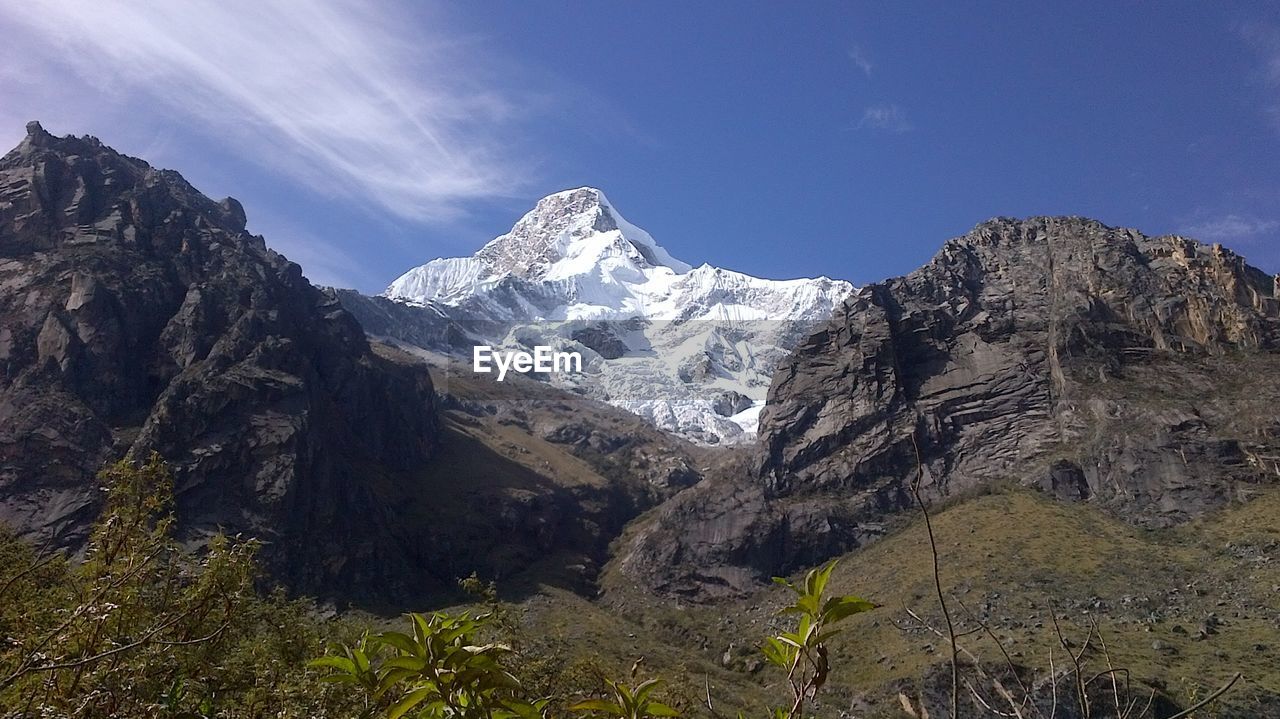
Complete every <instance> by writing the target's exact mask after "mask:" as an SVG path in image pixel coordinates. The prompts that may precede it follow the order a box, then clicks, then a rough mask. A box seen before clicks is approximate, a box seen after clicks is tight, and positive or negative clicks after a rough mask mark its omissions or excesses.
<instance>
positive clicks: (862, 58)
mask: <svg viewBox="0 0 1280 719" xmlns="http://www.w3.org/2000/svg"><path fill="white" fill-rule="evenodd" d="M849 59H850V60H853V64H854V65H857V66H858V69H859V70H861V71H862V74H863V75H866V76H867V77H871V71H872V70H873V69H874V68H875V66H874V65H872V64H871V58H870V57H869V56H868V55H867V53H866V52H865V51H864V50H863V49H862V47H860V46H858V45H854V46H853V47H852V48H850V49H849Z"/></svg>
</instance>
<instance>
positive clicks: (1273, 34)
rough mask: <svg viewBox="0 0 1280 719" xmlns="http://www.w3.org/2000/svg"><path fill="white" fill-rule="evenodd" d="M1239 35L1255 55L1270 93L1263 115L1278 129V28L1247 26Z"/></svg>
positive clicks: (1279, 111)
mask: <svg viewBox="0 0 1280 719" xmlns="http://www.w3.org/2000/svg"><path fill="white" fill-rule="evenodd" d="M1240 34H1241V35H1242V36H1243V37H1244V40H1245V42H1246V43H1247V44H1248V45H1249V46H1251V47H1252V48H1253V50H1254V52H1256V53H1257V56H1258V61H1259V63H1260V69H1259V76H1260V78H1261V81H1262V84H1263V85H1265V86H1266V88H1267V90H1268V91H1269V92H1270V93H1271V95H1270V98H1269V100H1268V102H1267V104H1266V105H1265V106H1264V107H1263V113H1264V114H1266V115H1267V116H1268V117H1269V118H1270V119H1271V121H1272V123H1273V124H1274V125H1275V126H1276V128H1277V129H1280V26H1276V25H1266V24H1259V23H1254V24H1248V25H1245V26H1243V27H1242V28H1241V31H1240Z"/></svg>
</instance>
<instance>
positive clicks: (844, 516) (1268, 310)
mask: <svg viewBox="0 0 1280 719" xmlns="http://www.w3.org/2000/svg"><path fill="white" fill-rule="evenodd" d="M1278 347H1280V306H1278V303H1277V297H1276V283H1275V281H1274V280H1273V278H1271V277H1269V276H1267V275H1265V274H1264V273H1262V272H1260V271H1258V270H1256V269H1254V268H1252V267H1249V266H1248V265H1247V264H1245V262H1244V260H1243V259H1242V258H1240V257H1239V256H1237V255H1235V254H1233V253H1231V252H1230V251H1228V250H1225V249H1223V248H1221V247H1218V246H1214V247H1208V246H1205V245H1201V244H1199V243H1196V242H1193V241H1191V240H1187V239H1184V238H1180V237H1146V236H1143V235H1142V234H1140V233H1138V232H1136V231H1133V230H1125V229H1115V228H1109V227H1106V226H1104V225H1102V224H1100V223H1098V222H1094V221H1090V220H1085V219H1081V218H1074V217H1068V218H1033V219H1029V220H1025V221H1017V220H1009V219H997V220H992V221H990V222H987V223H984V224H982V225H980V226H978V227H977V228H975V229H974V230H973V231H972V232H970V233H969V234H967V235H965V236H964V237H960V238H957V239H954V240H951V241H949V242H947V243H946V244H945V245H944V246H943V248H942V250H941V251H940V252H939V253H938V255H937V256H936V257H935V258H934V259H933V260H932V261H931V262H930V263H929V264H928V265H926V266H924V267H922V268H921V269H919V270H917V271H916V272H913V273H912V274H910V275H908V276H906V277H902V278H896V279H892V280H889V281H886V282H884V283H880V284H876V285H871V286H869V287H866V288H864V289H863V290H862V291H860V292H859V293H857V294H856V295H855V296H853V297H851V298H850V299H849V300H848V301H847V302H846V303H845V306H844V308H843V310H842V311H840V312H838V313H837V316H836V318H835V319H834V320H833V321H832V322H831V323H830V324H829V325H828V326H827V327H826V328H825V329H823V330H822V331H820V332H818V333H816V334H815V335H813V336H812V337H811V338H810V339H809V340H808V341H807V342H806V343H804V344H803V345H802V346H800V347H799V348H798V349H797V350H796V352H795V353H794V355H793V356H792V358H791V360H790V362H788V363H786V364H784V365H783V366H782V367H781V368H780V369H779V371H778V372H777V374H776V375H775V376H774V381H773V385H772V387H771V389H770V392H769V400H768V405H767V406H766V409H765V411H764V414H763V416H762V418H761V425H760V427H761V430H760V432H761V454H760V457H759V460H758V465H757V468H758V469H757V471H756V472H755V473H754V474H755V479H754V480H750V481H745V482H744V481H741V480H739V481H737V482H733V483H729V482H720V483H704V485H703V486H700V487H698V488H696V491H692V492H687V493H685V494H684V495H681V496H678V497H677V498H676V499H675V500H673V501H672V502H670V503H669V504H668V506H666V507H665V508H664V509H663V510H662V511H660V512H658V513H656V516H655V517H654V518H653V519H652V520H650V521H649V522H648V523H647V524H646V525H645V526H644V527H643V528H641V529H640V530H639V531H638V532H637V533H636V538H635V539H634V540H633V541H632V542H631V543H630V544H629V545H628V546H627V547H626V548H624V550H623V552H622V553H621V556H620V559H619V566H621V567H622V568H623V571H624V573H625V574H630V575H632V576H633V577H637V578H640V579H641V581H642V582H643V583H646V584H649V585H651V586H654V587H656V588H658V589H659V590H662V591H668V592H673V593H682V594H688V595H692V596H711V595H715V594H717V593H737V592H739V591H741V590H742V589H743V588H744V587H746V586H748V584H749V581H750V580H752V579H759V578H761V577H763V576H767V575H768V574H770V573H777V572H785V571H789V570H792V569H795V568H798V567H800V566H803V565H806V564H812V563H814V562H817V561H821V560H822V559H824V558H826V557H830V556H833V555H834V554H837V553H839V552H843V551H847V550H848V549H851V548H853V547H856V546H858V545H860V544H862V543H864V542H866V541H868V540H870V539H874V538H875V537H877V536H879V534H880V533H882V531H883V530H882V526H881V522H882V521H883V520H884V518H885V516H886V514H890V513H892V512H894V511H897V510H901V509H904V508H906V507H908V506H910V503H911V502H910V495H909V492H908V488H909V483H910V481H911V480H912V478H914V476H915V473H916V467H917V456H919V459H920V464H922V476H923V480H922V487H923V490H924V493H925V495H926V496H927V497H928V498H930V499H932V500H938V499H941V498H944V497H947V496H949V495H954V494H956V493H958V492H964V491H972V490H976V489H979V488H981V487H983V486H986V485H990V484H991V483H995V482H1018V483H1023V484H1028V485H1033V486H1037V487H1040V488H1042V489H1043V490H1045V491H1047V492H1051V493H1053V494H1055V495H1057V496H1060V497H1062V498H1063V499H1069V500H1075V501H1082V500H1083V501H1091V502H1097V503H1100V504H1103V505H1105V506H1108V507H1110V508H1113V509H1114V510H1116V511H1117V512H1119V513H1121V514H1122V515H1123V516H1124V517H1125V518H1126V519H1128V520H1129V521H1132V522H1135V523H1138V524H1142V525H1156V526H1158V525H1168V524H1172V523H1176V522H1180V521H1183V520H1186V519H1189V518H1192V517H1195V516H1198V515H1200V514H1202V513H1204V512H1205V511H1207V510H1209V509H1212V508H1215V507H1218V506H1221V505H1223V504H1225V503H1226V502H1228V501H1231V500H1236V499H1247V498H1248V497H1249V496H1251V494H1252V493H1253V491H1254V490H1255V488H1256V486H1257V485H1258V484H1260V483H1263V482H1270V481H1275V477H1276V476H1277V475H1278V474H1280V465H1278V464H1277V461H1278V460H1280V439H1277V437H1278V435H1280V410H1276V409H1275V407H1277V406H1278V405H1277V404H1276V401H1277V400H1280V378H1278V377H1280V375H1277V370H1280V355H1278V354H1277V352H1276V350H1277V348H1278ZM766 537H768V538H771V539H768V540H765V539H763V538H766ZM762 542H763V545H761V543H762Z"/></svg>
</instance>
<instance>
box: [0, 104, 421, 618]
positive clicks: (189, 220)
mask: <svg viewBox="0 0 1280 719" xmlns="http://www.w3.org/2000/svg"><path fill="white" fill-rule="evenodd" d="M436 439H437V427H436V419H435V412H434V408H433V406H432V387H431V382H430V378H429V377H428V375H427V373H426V371H425V370H424V369H422V368H416V367H412V366H408V365H405V364H400V363H394V362H392V361H389V360H387V359H384V358H382V357H380V356H378V355H375V354H374V353H373V352H371V350H370V347H369V345H368V343H367V341H366V340H365V337H364V333H363V332H362V331H361V328H360V327H359V325H358V324H357V323H356V322H355V321H354V320H353V319H352V318H351V317H350V315H348V314H347V313H346V312H344V311H343V310H342V309H341V308H340V306H339V305H338V303H337V301H336V300H335V299H333V298H332V297H329V296H326V295H324V294H322V293H321V292H319V291H318V290H316V289H315V288H313V287H312V286H311V285H310V284H309V283H308V282H307V281H306V280H305V279H304V278H303V277H302V273H301V271H300V269H299V268H298V266H297V265H295V264H293V263H291V262H288V261H287V260H286V259H285V258H284V257H282V256H280V255H278V254H276V253H275V252H273V251H271V250H269V249H267V248H266V246H265V245H264V243H263V240H262V238H261V237H256V236H253V235H250V234H248V233H246V232H245V215H244V211H243V209H242V208H241V207H240V205H239V203H237V202H236V201H235V200H233V199H230V198H228V199H226V200H223V201H222V202H220V203H218V202H213V201H212V200H210V199H208V198H207V197H205V196H203V195H201V194H200V193H199V192H197V191H196V190H195V189H194V188H192V187H191V186H190V185H189V184H187V183H186V181H184V180H183V179H182V178H181V177H180V176H179V175H178V174H177V173H174V172H170V171H164V170H157V169H154V168H152V167H150V166H148V165H147V164H146V163H145V162H142V161H141V160H136V159H133V158H129V157H125V156H122V155H120V154H118V153H116V152H114V151H113V150H111V149H110V148H107V147H104V146H103V145H101V144H100V143H99V142H98V141H97V140H95V139H93V138H88V137H86V138H72V137H66V138H55V137H53V136H52V135H49V134H48V133H46V132H45V131H44V130H43V129H41V128H40V126H39V125H37V124H35V123H32V124H31V125H30V126H28V135H27V137H26V139H25V140H23V142H22V143H21V144H20V145H19V146H18V147H17V148H16V149H15V150H13V151H12V152H10V153H9V154H8V155H5V156H4V158H3V159H2V160H0V522H3V523H4V524H7V525H10V526H12V527H15V528H16V529H18V530H19V531H20V532H22V533H23V534H25V535H27V536H29V537H31V538H33V539H35V540H36V541H41V542H42V541H51V542H53V543H54V544H56V545H59V546H69V547H74V546H76V545H77V544H78V543H79V542H80V541H82V540H83V538H84V535H85V532H86V527H87V522H88V520H89V519H90V518H91V517H92V516H93V514H94V512H95V510H96V507H97V504H98V501H99V497H100V492H99V490H98V488H97V487H96V483H95V481H94V473H95V472H96V471H97V470H98V469H99V468H100V467H101V466H102V464H103V463H104V462H107V461H110V460H113V459H116V458H118V457H120V456H123V455H124V454H126V453H132V455H133V456H135V457H136V456H141V455H144V454H145V453H147V452H149V451H151V450H155V451H158V452H160V454H162V455H163V456H164V457H165V458H166V459H167V460H168V461H169V462H170V463H171V464H172V466H173V467H174V470H175V473H176V479H177V492H178V494H177V499H178V510H179V518H180V526H181V528H182V531H183V532H184V534H185V536H186V537H187V538H188V539H190V540H192V541H194V542H198V541H200V540H201V539H202V538H204V537H206V536H207V535H208V533H210V532H212V531H215V530H216V529H217V528H222V529H223V530H225V531H228V532H233V533H234V532H245V533H248V534H251V535H253V536H257V537H260V538H262V539H263V540H265V541H266V542H267V545H266V548H265V550H264V553H265V556H266V559H267V562H268V566H269V567H271V568H272V569H273V570H275V572H276V573H277V575H278V576H280V577H281V578H283V579H286V580H288V581H290V583H291V584H292V585H293V586H295V587H297V588H300V589H305V590H308V591H318V592H321V593H330V592H336V593H346V592H347V591H349V590H350V589H352V587H353V586H355V585H356V584H358V583H362V582H366V581H371V582H375V583H382V584H381V585H380V586H385V582H384V580H386V579H387V577H394V576H395V574H396V573H395V568H397V567H402V566H405V565H406V562H409V561H410V558H411V557H412V556H413V552H412V550H411V549H406V548H405V547H404V546H401V545H402V543H401V542H400V541H399V540H397V536H399V534H398V532H397V531H396V528H395V523H394V522H393V521H392V519H391V517H390V514H389V512H387V510H386V509H385V507H384V505H383V503H381V502H380V501H379V499H378V497H377V493H376V492H375V490H374V483H375V481H387V479H388V478H391V477H395V476H397V473H399V472H404V471H408V470H409V469H411V468H413V467H415V466H416V465H418V464H420V463H421V462H423V461H424V460H426V459H427V458H428V457H429V456H430V455H431V454H432V452H433V450H434V446H435V443H436ZM375 573H377V575H378V576H374V575H375Z"/></svg>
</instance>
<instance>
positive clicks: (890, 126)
mask: <svg viewBox="0 0 1280 719" xmlns="http://www.w3.org/2000/svg"><path fill="white" fill-rule="evenodd" d="M857 126H858V128H868V129H872V130H884V131H886V132H908V131H910V130H911V129H912V125H911V121H910V120H908V119H907V114H906V112H905V111H903V109H902V108H901V107H898V106H897V105H895V104H893V103H884V104H879V105H872V106H871V107H868V108H867V109H866V110H864V111H863V113H862V119H861V120H859V121H858V125H857Z"/></svg>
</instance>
